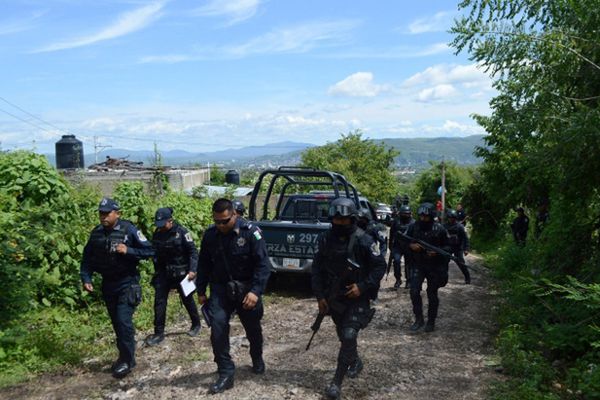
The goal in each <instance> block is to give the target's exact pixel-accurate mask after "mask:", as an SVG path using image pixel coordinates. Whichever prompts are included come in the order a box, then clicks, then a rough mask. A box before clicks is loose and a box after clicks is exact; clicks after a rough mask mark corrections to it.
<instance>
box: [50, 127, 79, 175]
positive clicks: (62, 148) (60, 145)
mask: <svg viewBox="0 0 600 400" xmlns="http://www.w3.org/2000/svg"><path fill="white" fill-rule="evenodd" d="M56 168H58V169H72V168H83V143H81V142H80V141H79V140H77V139H75V135H63V137H62V139H60V140H59V141H58V142H56Z"/></svg>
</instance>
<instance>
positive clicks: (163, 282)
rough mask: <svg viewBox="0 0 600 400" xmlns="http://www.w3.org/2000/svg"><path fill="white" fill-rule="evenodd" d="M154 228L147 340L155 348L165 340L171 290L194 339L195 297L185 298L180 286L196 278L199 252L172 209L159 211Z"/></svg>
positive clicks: (197, 329) (197, 325)
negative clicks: (186, 316)
mask: <svg viewBox="0 0 600 400" xmlns="http://www.w3.org/2000/svg"><path fill="white" fill-rule="evenodd" d="M154 225H155V226H156V231H154V235H153V236H152V246H153V247H154V252H155V253H154V271H155V273H154V276H153V277H152V285H153V286H154V290H155V291H154V335H152V336H150V337H149V338H148V339H147V340H146V344H148V345H149V346H154V345H157V344H159V343H160V342H162V341H163V340H164V338H165V320H166V314H167V301H168V299H169V292H170V291H171V289H177V291H178V292H179V297H180V298H181V302H182V303H183V306H184V307H185V309H186V310H187V312H188V314H189V315H190V319H191V321H192V327H191V328H190V330H189V331H188V335H189V336H192V337H193V336H197V335H198V333H199V332H200V328H201V325H200V316H199V314H198V308H197V307H196V302H195V301H194V296H192V295H191V294H190V295H188V296H187V297H186V296H185V295H184V293H183V290H182V289H181V285H180V282H181V281H182V280H183V279H184V278H186V277H187V279H188V280H190V281H191V280H194V279H195V278H196V270H197V267H198V251H197V250H196V245H195V244H194V239H192V235H191V234H190V233H189V232H188V231H187V229H185V228H184V227H183V226H181V225H179V224H178V223H176V222H175V221H174V220H173V209H172V208H159V209H158V210H157V211H156V215H155V218H154Z"/></svg>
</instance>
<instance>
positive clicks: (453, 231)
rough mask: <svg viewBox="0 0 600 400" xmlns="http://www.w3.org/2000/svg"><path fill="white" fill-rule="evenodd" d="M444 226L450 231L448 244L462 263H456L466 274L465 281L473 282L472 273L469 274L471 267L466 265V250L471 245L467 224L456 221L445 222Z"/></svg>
mask: <svg viewBox="0 0 600 400" xmlns="http://www.w3.org/2000/svg"><path fill="white" fill-rule="evenodd" d="M444 228H446V231H448V244H449V245H450V249H451V253H452V255H454V256H456V257H457V258H458V259H459V260H460V261H461V263H460V264H459V263H456V265H458V268H460V271H461V272H462V273H463V275H464V276H465V283H471V274H469V269H468V268H467V266H466V265H465V257H464V253H465V251H469V250H470V246H469V235H467V231H466V229H465V226H464V225H463V224H461V223H460V222H458V221H456V222H455V223H453V224H451V223H446V224H444Z"/></svg>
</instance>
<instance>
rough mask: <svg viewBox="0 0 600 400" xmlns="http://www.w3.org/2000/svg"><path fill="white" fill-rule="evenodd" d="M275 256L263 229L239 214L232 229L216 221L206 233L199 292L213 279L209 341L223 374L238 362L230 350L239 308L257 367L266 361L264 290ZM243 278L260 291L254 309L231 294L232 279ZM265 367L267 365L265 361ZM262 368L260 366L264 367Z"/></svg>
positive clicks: (243, 283) (230, 373)
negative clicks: (223, 230) (269, 251)
mask: <svg viewBox="0 0 600 400" xmlns="http://www.w3.org/2000/svg"><path fill="white" fill-rule="evenodd" d="M270 273H271V271H270V261H269V256H268V254H267V247H266V244H265V240H264V239H263V237H262V234H261V232H260V230H258V229H257V227H256V226H253V225H252V224H251V223H248V222H247V221H246V220H244V219H242V218H237V220H236V222H235V225H234V227H233V229H232V230H230V231H229V232H228V233H227V234H223V233H221V232H219V231H218V230H217V228H216V227H215V226H214V225H211V226H210V227H209V228H208V229H207V230H206V232H205V233H204V237H203V238H202V244H201V248H200V256H199V262H198V278H197V285H198V293H199V294H200V295H202V294H204V293H206V287H207V285H208V284H210V298H209V300H208V310H209V315H210V317H211V333H210V341H211V344H212V348H213V354H214V361H215V362H216V363H217V370H218V373H219V376H220V377H233V374H234V371H235V364H234V363H233V360H232V359H231V355H230V354H229V320H230V318H231V314H232V312H233V311H234V310H235V311H236V313H237V315H238V316H239V317H240V321H241V323H242V325H243V327H244V330H245V331H246V337H247V338H248V341H249V342H250V356H251V357H252V363H253V368H258V367H260V364H261V363H262V352H263V335H262V327H261V324H260V320H261V319H262V316H263V304H262V299H261V295H262V294H263V292H264V290H265V287H266V285H267V281H268V279H269V275H270ZM232 280H234V281H237V282H239V283H240V284H239V286H240V287H245V288H246V290H245V291H248V289H249V291H250V292H252V293H254V294H255V295H256V296H258V302H257V303H256V306H255V307H254V308H253V309H251V310H246V309H244V308H243V307H242V300H243V296H242V298H240V299H238V300H235V299H232V298H230V297H231V296H228V293H227V291H228V287H230V286H229V285H230V284H228V282H231V281H232ZM262 368H263V370H264V364H263V367H262ZM259 371H260V370H255V372H259Z"/></svg>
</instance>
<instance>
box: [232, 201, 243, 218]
mask: <svg viewBox="0 0 600 400" xmlns="http://www.w3.org/2000/svg"><path fill="white" fill-rule="evenodd" d="M231 204H233V210H234V211H235V212H236V213H238V214H240V215H244V213H245V212H246V207H244V203H242V202H241V201H239V200H233V201H232V202H231Z"/></svg>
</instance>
